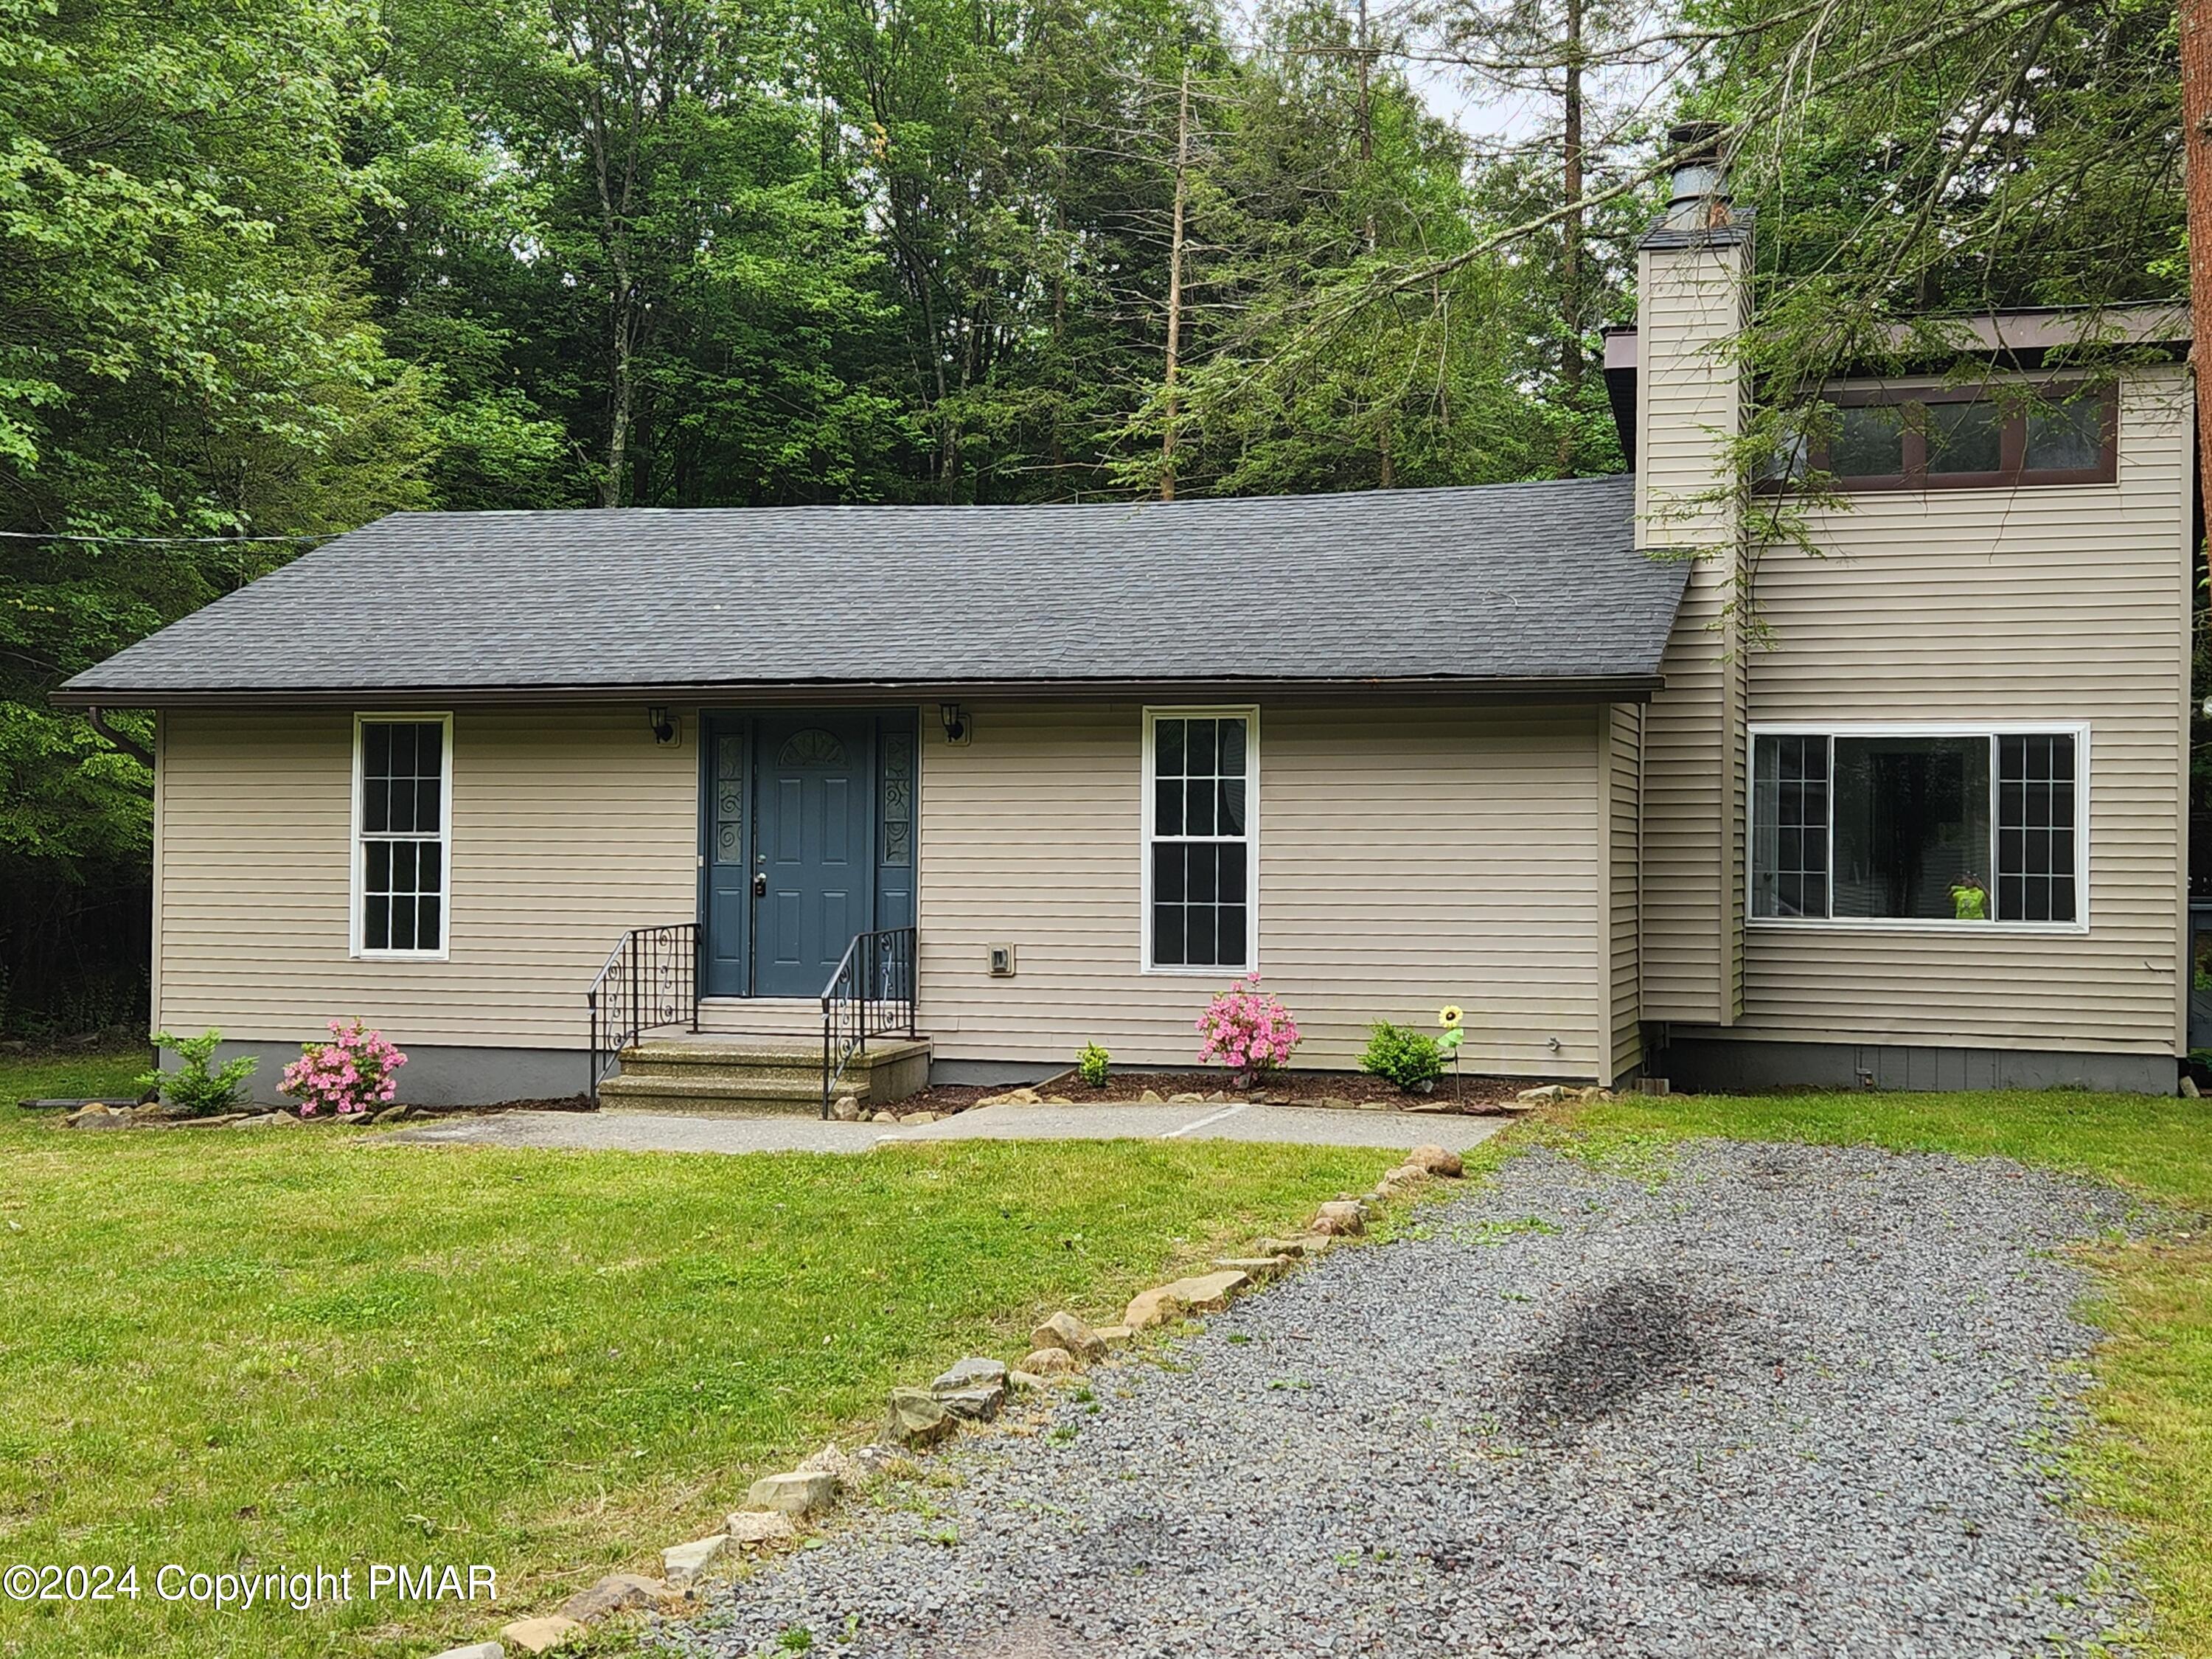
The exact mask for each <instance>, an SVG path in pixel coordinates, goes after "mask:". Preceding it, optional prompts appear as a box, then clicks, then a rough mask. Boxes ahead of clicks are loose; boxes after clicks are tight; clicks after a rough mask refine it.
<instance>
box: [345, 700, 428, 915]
mask: <svg viewBox="0 0 2212 1659" xmlns="http://www.w3.org/2000/svg"><path fill="white" fill-rule="evenodd" d="M452 798H453V720H452V719H451V717H450V716H447V715H444V714H401V715H370V714H364V715H362V716H361V717H360V718H359V719H358V720H356V722H355V724H354V853H353V856H354V895H355V897H354V949H355V950H356V951H358V952H359V953H360V954H362V955H363V956H442V955H444V954H445V951H446V921H447V907H446V895H447V853H448V851H449V850H450V847H451V833H450V832H451V823H452V812H453V805H452Z"/></svg>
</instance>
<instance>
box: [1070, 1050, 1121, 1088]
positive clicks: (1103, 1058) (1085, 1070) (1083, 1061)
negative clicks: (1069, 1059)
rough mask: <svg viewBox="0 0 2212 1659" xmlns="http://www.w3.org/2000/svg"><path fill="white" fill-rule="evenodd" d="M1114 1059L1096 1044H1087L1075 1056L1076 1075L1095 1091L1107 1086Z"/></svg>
mask: <svg viewBox="0 0 2212 1659" xmlns="http://www.w3.org/2000/svg"><path fill="white" fill-rule="evenodd" d="M1112 1059H1113V1057H1112V1056H1111V1055H1110V1054H1108V1053H1107V1052H1106V1051H1105V1050H1104V1049H1103V1048H1100V1047H1099V1046H1098V1045H1097V1043H1095V1042H1086V1043H1085V1044H1084V1045H1083V1049H1082V1052H1081V1053H1079V1054H1077V1055H1076V1056H1075V1074H1076V1076H1078V1077H1079V1078H1081V1079H1083V1080H1084V1082H1085V1083H1086V1084H1088V1085H1090V1086H1091V1087H1092V1088H1094V1089H1103V1088H1104V1087H1105V1086H1106V1078H1107V1074H1108V1073H1109V1069H1110V1067H1111V1063H1112Z"/></svg>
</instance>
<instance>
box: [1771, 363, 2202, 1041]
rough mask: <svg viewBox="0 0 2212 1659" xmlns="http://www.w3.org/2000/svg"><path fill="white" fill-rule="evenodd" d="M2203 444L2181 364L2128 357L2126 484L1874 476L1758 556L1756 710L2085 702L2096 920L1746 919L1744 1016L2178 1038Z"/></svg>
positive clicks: (1832, 1032) (1807, 1030) (1775, 1030)
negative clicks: (2194, 509) (2192, 532)
mask: <svg viewBox="0 0 2212 1659" xmlns="http://www.w3.org/2000/svg"><path fill="white" fill-rule="evenodd" d="M2192 444H2193V437H2192V433H2191V411H2190V404H2189V388H2188V382H2187V380H2186V378H2185V375H2184V374H2183V373H2182V371H2180V370H2179V369H2178V368H2177V369H2162V370H2149V371H2137V372H2135V373H2132V374H2130V375H2129V377H2128V378H2127V380H2125V382H2124V391H2123V397H2122V403H2121V424H2120V471H2119V477H2118V482H2117V483H2115V484H2112V485H2081V486H2069V487H2062V488H2026V489H2012V490H1996V489H1991V490H1980V489H1974V490H1935V491H1929V492H1927V493H1925V494H1905V493H1899V494H1894V495H1884V494H1869V495H1858V496H1855V497H1854V498H1852V504H1853V509H1854V510H1851V511H1849V512H1828V513H1820V514H1818V515H1816V516H1815V518H1814V525H1813V529H1814V534H1815V536H1816V537H1817V538H1818V540H1819V543H1820V546H1821V547H1822V548H1823V549H1824V550H1825V551H1826V556H1825V557H1820V558H1814V557H1811V556H1808V555H1806V554H1805V553H1803V552H1802V551H1801V550H1796V549H1778V550H1771V551H1770V552H1768V553H1767V554H1766V555H1765V557H1764V559H1763V561H1762V563H1761V567H1760V569H1759V605H1760V608H1761V611H1762V614H1763V615H1764V617H1765V620H1766V621H1767V622H1768V623H1769V624H1770V625H1771V628H1772V629H1773V637H1774V645H1773V648H1772V649H1771V650H1767V651H1764V652H1760V653H1757V654H1756V655H1754V656H1753V659H1752V660H1751V664H1750V671H1751V696H1752V705H1751V714H1752V718H1753V720H1754V721H1756V722H1782V721H1803V722H1807V723H1808V724H1816V723H1818V722H1820V721H1823V720H1835V721H1848V720H1865V721H1914V720H1929V721H1975V720H1990V721H2003V722H2021V721H2030V722H2032V721H2034V720H2051V721H2054V722H2061V721H2065V722H2071V721H2077V720H2078V721H2087V722H2088V724H2089V726H2090V728H2091V731H2090V739H2089V750H2090V776H2089V801H2090V808H2089V812H2090V817H2089V836H2090V842H2089V891H2088V910H2089V929H2088V932H2087V934H2086V935H2066V934H2057V935H2034V934H2024V933H1998V932H1995V931H1990V932H1975V931H1972V930H1971V929H1968V930H1965V931H1957V932H1954V931H1949V930H1942V931H1934V932H1929V931H1919V932H1911V931H1899V930H1880V929H1868V930H1857V929H1850V928H1839V927H1820V926H1808V927H1790V926H1787V925H1775V924H1762V923H1759V922H1757V921H1754V922H1753V923H1752V924H1751V925H1750V927H1749V928H1748V930H1747V946H1746V954H1747V974H1746V986H1745V994H1744V1012H1743V1016H1742V1018H1741V1020H1739V1021H1738V1022H1737V1024H1736V1026H1735V1031H1736V1033H1738V1034H1740V1035H1744V1036H1760V1037H1777V1038H1779V1037H1788V1038H1794V1039H1801V1040H1808V1041H1823V1040H1826V1041H1840V1042H1867V1041H1881V1042H1917V1043H1929V1044H1960V1045H1966V1046H1983V1047H1998V1046H2015V1045H2017V1046H2021V1047H2029V1048H2063V1049H2077V1050H2080V1049H2086V1050H2098V1051H2106V1052H2130V1053H2170V1052H2174V1051H2175V1050H2176V1049H2177V1048H2179V1046H2180V1045H2181V1044H2182V1042H2183V1034H2182V1029H2181V1010H2182V1007H2183V1004H2184V1000H2185V976H2184V963H2185V960H2186V953H2185V949H2184V945H2183V916H2184V910H2185V898H2184V894H2185V887H2186V869H2185V857H2186V850H2185V849H2186V847H2187V835H2186V827H2187V792H2186V782H2185V780H2186V775H2187V748H2186V744H2187V705H2188V700H2189V695H2190V691H2189V678H2188V676H2189V667H2188V621H2189V583H2190V580H2191V560H2190V551H2189V545H2188V536H2189V514H2190V467H2191V447H2192Z"/></svg>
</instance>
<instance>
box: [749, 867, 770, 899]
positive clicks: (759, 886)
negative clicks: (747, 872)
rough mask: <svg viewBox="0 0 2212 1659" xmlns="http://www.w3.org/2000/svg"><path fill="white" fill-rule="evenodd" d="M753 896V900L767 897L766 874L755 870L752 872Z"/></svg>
mask: <svg viewBox="0 0 2212 1659" xmlns="http://www.w3.org/2000/svg"><path fill="white" fill-rule="evenodd" d="M753 896H754V897H755V898H766V897H767V896H768V874H767V872H765V871H755V872H753Z"/></svg>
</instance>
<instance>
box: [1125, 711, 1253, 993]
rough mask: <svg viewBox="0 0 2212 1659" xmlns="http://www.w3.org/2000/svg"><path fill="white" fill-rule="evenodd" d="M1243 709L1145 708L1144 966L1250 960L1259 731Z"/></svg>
mask: <svg viewBox="0 0 2212 1659" xmlns="http://www.w3.org/2000/svg"><path fill="white" fill-rule="evenodd" d="M1258 723H1259V722H1258V718H1257V715H1256V713H1255V711H1254V710H1252V709H1249V708H1188V709H1183V708H1178V709H1147V710H1146V714H1145V965H1146V967H1147V968H1152V969H1167V970H1170V971H1173V970H1180V969H1203V970H1205V971H1206V972H1208V973H1212V972H1214V971H1216V970H1218V969H1225V968H1226V969H1237V970H1240V971H1241V970H1243V969H1249V968H1251V967H1253V966H1255V963H1256V962H1257V959H1258V957H1257V951H1255V941H1254V939H1253V925H1252V923H1253V913H1254V910H1255V896H1256V891H1257V884H1258V880H1259V860H1258V859H1257V858H1256V857H1255V837H1256V819H1257V813H1258V805H1259V766H1260V757H1259V733H1258V730H1257V728H1258Z"/></svg>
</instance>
